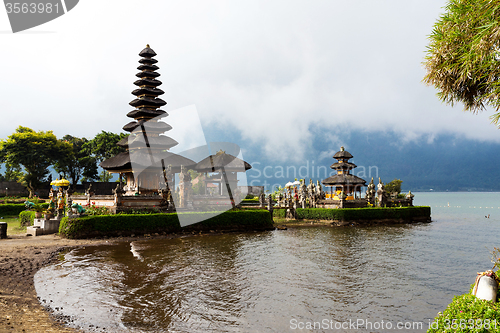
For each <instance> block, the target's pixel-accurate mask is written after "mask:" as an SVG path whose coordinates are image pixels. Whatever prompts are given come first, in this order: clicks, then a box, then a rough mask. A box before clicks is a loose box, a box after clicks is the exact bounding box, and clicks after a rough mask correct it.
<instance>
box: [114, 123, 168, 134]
mask: <svg viewBox="0 0 500 333" xmlns="http://www.w3.org/2000/svg"><path fill="white" fill-rule="evenodd" d="M141 125H143V126H144V129H145V130H146V133H148V132H154V133H163V132H166V131H170V130H171V129H172V126H170V125H169V124H167V123H165V122H163V121H158V122H156V121H144V120H139V121H138V122H137V121H131V122H130V123H128V124H127V125H125V126H123V130H124V131H127V132H133V131H134V130H138V131H140V130H141V128H140V127H139V126H141ZM137 127H139V128H137Z"/></svg>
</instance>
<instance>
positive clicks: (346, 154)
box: [333, 147, 353, 159]
mask: <svg viewBox="0 0 500 333" xmlns="http://www.w3.org/2000/svg"><path fill="white" fill-rule="evenodd" d="M352 157H353V156H352V155H351V153H349V152H348V151H347V150H344V147H340V151H338V152H336V153H335V155H333V158H336V159H341V158H347V159H350V158H352Z"/></svg>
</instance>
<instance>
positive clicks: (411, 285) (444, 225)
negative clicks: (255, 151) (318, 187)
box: [35, 192, 500, 332]
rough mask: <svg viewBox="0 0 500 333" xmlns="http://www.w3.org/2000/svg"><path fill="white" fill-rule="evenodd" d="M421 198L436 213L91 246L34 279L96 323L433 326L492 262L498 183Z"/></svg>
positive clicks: (206, 327)
mask: <svg viewBox="0 0 500 333" xmlns="http://www.w3.org/2000/svg"><path fill="white" fill-rule="evenodd" d="M415 205H428V206H431V209H432V221H433V222H432V223H428V224H427V223H419V224H413V225H402V226H383V227H365V228H362V227H340V228H331V227H313V228H311V227H303V228H294V229H289V230H286V231H279V230H276V231H269V232H261V233H245V234H228V235H218V236H196V237H186V238H179V239H172V240H146V241H135V242H132V243H129V242H124V243H122V244H119V245H116V246H100V247H87V248H85V249H78V250H74V251H71V252H70V253H67V254H65V255H64V258H61V260H60V261H59V262H58V263H57V264H54V265H51V266H48V267H45V268H43V269H42V270H40V271H39V272H38V273H37V274H36V276H35V287H36V290H37V293H38V296H39V297H40V298H41V300H42V304H44V305H47V304H49V305H50V307H51V308H52V309H54V311H55V312H56V313H58V314H60V315H62V316H66V318H67V320H68V321H70V323H69V325H70V326H72V327H79V328H81V329H83V330H84V331H88V332H95V331H97V332H388V331H391V328H392V331H395V332H396V331H404V332H425V331H426V330H427V328H428V326H429V322H430V321H431V320H432V319H433V318H434V317H435V316H436V314H437V312H438V311H442V310H444V308H445V307H446V306H447V305H448V303H449V302H450V301H451V299H452V298H453V296H454V295H459V294H463V293H465V292H467V291H468V290H469V287H470V285H471V284H472V283H473V282H474V280H475V277H476V273H477V272H482V271H484V270H487V269H490V268H491V267H492V263H491V253H490V252H491V251H492V249H493V247H495V246H500V241H499V240H498V235H500V193H471V192H468V193H464V192H461V193H453V192H450V193H432V192H431V193H415ZM488 214H489V216H490V218H485V216H488ZM43 300H45V303H44V302H43ZM382 321H383V322H382ZM315 322H316V327H315V328H314V327H308V325H314V323H315ZM354 325H356V326H354ZM370 325H371V326H370ZM397 325H399V329H398V328H397V327H398V326H397ZM401 325H402V326H401ZM405 325H406V328H409V329H401V327H405ZM418 325H421V326H418ZM342 327H343V328H342Z"/></svg>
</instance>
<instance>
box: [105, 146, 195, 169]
mask: <svg viewBox="0 0 500 333" xmlns="http://www.w3.org/2000/svg"><path fill="white" fill-rule="evenodd" d="M162 160H163V162H164V165H165V168H168V166H169V165H170V166H172V171H173V172H179V171H180V170H181V166H185V167H187V168H190V167H192V166H194V165H195V164H196V163H195V162H194V161H193V160H191V159H189V158H186V157H184V156H181V155H177V154H174V153H170V152H162V153H155V154H152V155H149V154H148V153H147V152H146V150H144V151H143V150H136V151H133V152H123V153H120V154H118V155H116V156H113V157H111V158H108V159H107V160H104V161H102V162H101V164H100V166H101V167H102V168H103V169H106V170H108V171H120V170H131V169H133V166H134V165H137V166H141V167H156V168H158V169H160V168H162V163H161V161H162Z"/></svg>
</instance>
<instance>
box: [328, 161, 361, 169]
mask: <svg viewBox="0 0 500 333" xmlns="http://www.w3.org/2000/svg"><path fill="white" fill-rule="evenodd" d="M357 167H358V166H357V165H356V164H354V163H351V162H335V163H333V164H332V165H330V168H332V169H335V170H337V169H342V170H346V169H349V170H351V169H354V168H357Z"/></svg>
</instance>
